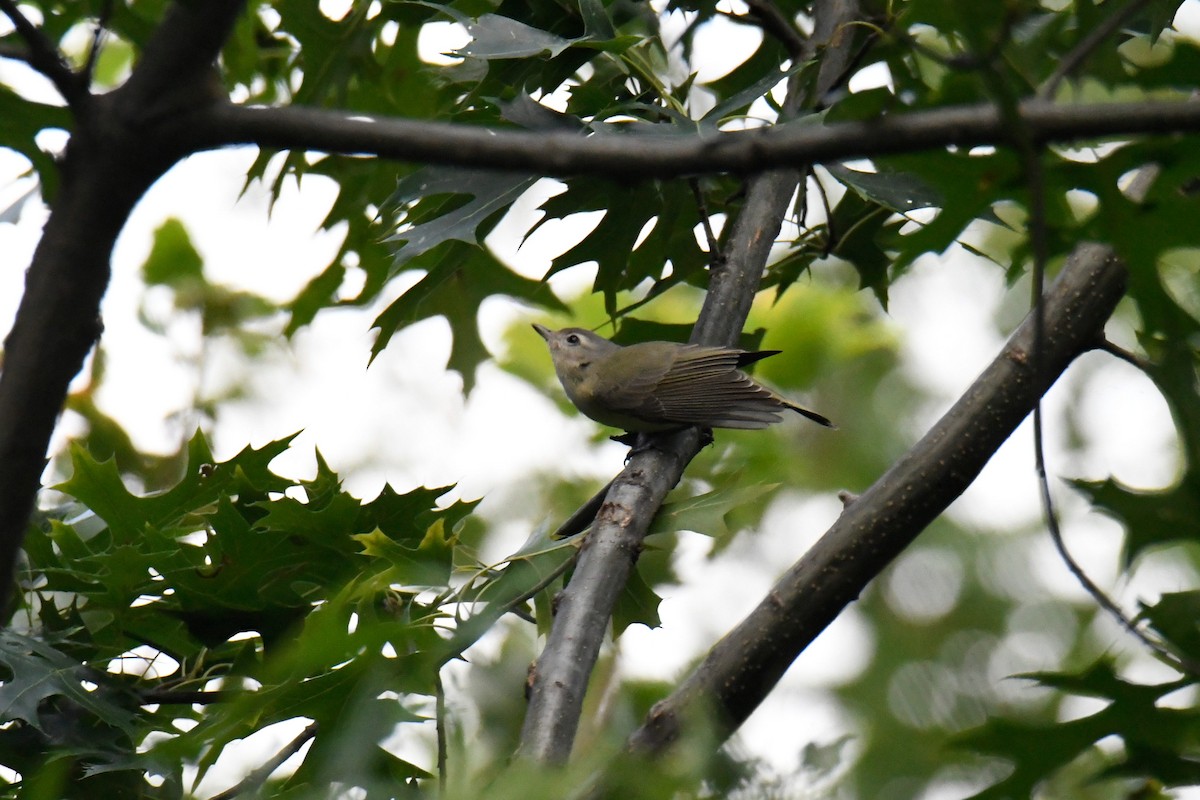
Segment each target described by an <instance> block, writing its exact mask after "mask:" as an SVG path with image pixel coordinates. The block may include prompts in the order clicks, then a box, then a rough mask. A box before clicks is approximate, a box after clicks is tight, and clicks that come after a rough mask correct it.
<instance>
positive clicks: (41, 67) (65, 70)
mask: <svg viewBox="0 0 1200 800" xmlns="http://www.w3.org/2000/svg"><path fill="white" fill-rule="evenodd" d="M0 11H3V12H4V15H5V16H6V17H8V19H9V20H10V21H11V22H12V24H13V27H14V28H16V30H17V35H18V36H20V37H21V38H22V39H24V40H25V44H26V45H28V47H29V52H28V63H29V66H31V67H33V68H34V69H35V70H37V71H38V72H40V73H41V74H42V75H44V76H46V77H47V78H48V79H49V80H50V82H51V83H53V84H54V88H55V89H58V93H59V94H61V95H62V97H63V99H64V100H66V101H67V105H69V106H71V107H72V108H76V109H78V108H81V107H82V105H83V104H84V103H85V102H86V101H87V98H88V96H89V95H88V91H87V87H86V86H85V85H84V83H83V82H82V81H81V80H80V78H79V76H78V75H77V74H75V72H74V71H72V70H71V68H70V67H69V66H68V65H67V61H66V59H65V58H63V56H62V53H60V52H59V51H58V48H57V47H55V46H54V44H53V42H51V41H50V40H49V39H47V38H46V37H45V35H43V34H42V32H41V31H40V30H38V27H37V26H36V25H34V24H33V23H32V22H30V21H29V19H28V18H27V17H26V16H25V15H24V14H22V13H21V9H19V8H17V4H16V3H15V2H13V0H0Z"/></svg>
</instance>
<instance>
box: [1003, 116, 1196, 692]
mask: <svg viewBox="0 0 1200 800" xmlns="http://www.w3.org/2000/svg"><path fill="white" fill-rule="evenodd" d="M1014 116H1016V115H1015V114H1014ZM1014 139H1015V142H1016V144H1017V150H1018V153H1019V155H1020V157H1021V159H1022V161H1023V162H1024V164H1023V166H1024V172H1025V180H1026V185H1027V186H1028V188H1029V241H1030V249H1031V250H1032V253H1033V275H1032V277H1033V281H1032V284H1033V285H1032V287H1031V290H1032V292H1033V297H1032V299H1031V302H1032V304H1033V353H1032V363H1033V374H1034V381H1035V382H1036V383H1038V384H1041V383H1042V382H1043V379H1044V376H1045V374H1046V363H1045V362H1046V356H1045V350H1046V315H1045V303H1044V302H1043V298H1044V295H1045V276H1046V261H1047V259H1048V255H1047V253H1048V250H1049V245H1048V242H1047V239H1048V236H1047V231H1046V177H1045V165H1044V163H1043V147H1042V145H1041V143H1040V142H1037V141H1035V140H1034V139H1033V137H1032V136H1030V135H1029V131H1028V128H1024V127H1023V126H1021V125H1020V123H1019V122H1017V123H1016V128H1015V129H1014ZM1044 441H1045V437H1044V434H1043V419H1042V398H1041V397H1040V396H1039V397H1038V399H1037V402H1036V403H1034V406H1033V453H1034V468H1035V470H1036V472H1037V481H1038V489H1039V494H1040V495H1041V502H1042V513H1043V516H1044V517H1045V520H1046V529H1047V531H1048V532H1049V533H1050V539H1051V541H1053V542H1054V549H1055V550H1057V551H1058V554H1059V557H1060V558H1062V560H1063V563H1064V564H1065V565H1066V567H1067V570H1068V571H1069V572H1070V573H1071V574H1072V575H1074V576H1075V579H1076V580H1077V581H1079V584H1080V585H1081V586H1083V588H1084V589H1085V590H1086V591H1087V593H1088V594H1090V595H1091V596H1092V599H1093V600H1094V601H1095V602H1096V604H1097V605H1099V606H1100V607H1101V608H1103V609H1104V610H1105V611H1107V612H1108V613H1109V614H1110V615H1112V617H1113V618H1115V619H1116V620H1117V622H1118V623H1119V624H1120V625H1121V627H1123V628H1124V629H1125V630H1127V631H1129V633H1131V634H1132V635H1133V636H1134V637H1135V638H1136V639H1137V640H1138V641H1140V642H1141V643H1142V644H1143V645H1145V646H1146V647H1147V648H1149V649H1150V651H1151V652H1153V653H1154V654H1156V655H1157V656H1158V657H1159V658H1160V659H1162V660H1163V661H1164V662H1165V663H1167V664H1168V665H1170V666H1171V667H1173V668H1175V669H1177V670H1179V671H1180V672H1193V673H1195V669H1194V668H1195V667H1196V666H1197V665H1195V664H1192V663H1189V660H1188V659H1185V658H1181V657H1180V656H1177V655H1176V654H1174V653H1172V652H1170V651H1169V650H1168V649H1167V648H1166V647H1165V646H1164V645H1163V644H1162V643H1161V642H1158V641H1155V640H1154V639H1152V638H1151V637H1150V636H1148V635H1147V634H1146V633H1145V632H1144V631H1142V630H1141V628H1139V627H1138V626H1137V625H1136V624H1134V622H1133V620H1131V619H1130V618H1129V617H1128V616H1126V614H1125V612H1124V611H1123V610H1122V609H1121V608H1120V607H1119V606H1118V605H1117V604H1116V602H1114V601H1113V599H1112V598H1111V597H1109V596H1108V595H1107V594H1106V593H1105V592H1104V590H1103V589H1101V588H1100V587H1099V586H1098V585H1097V584H1096V582H1095V581H1093V580H1092V579H1091V577H1089V576H1088V574H1087V573H1086V572H1084V570H1083V568H1082V567H1081V566H1080V565H1079V563H1078V562H1076V561H1075V559H1074V558H1072V556H1071V554H1070V552H1069V551H1068V550H1067V546H1066V542H1064V541H1063V535H1062V529H1061V528H1060V526H1059V524H1058V512H1057V510H1056V509H1055V507H1054V497H1053V495H1052V493H1051V492H1050V481H1049V478H1048V477H1047V474H1046V473H1047V471H1046V451H1045V444H1044ZM1197 674H1200V673H1197Z"/></svg>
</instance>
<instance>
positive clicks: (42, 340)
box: [0, 0, 241, 606]
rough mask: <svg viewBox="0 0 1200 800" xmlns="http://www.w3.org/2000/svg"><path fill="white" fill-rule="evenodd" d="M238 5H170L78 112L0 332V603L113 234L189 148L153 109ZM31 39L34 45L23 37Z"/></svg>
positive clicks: (211, 51) (178, 94)
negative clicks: (129, 68)
mask: <svg viewBox="0 0 1200 800" xmlns="http://www.w3.org/2000/svg"><path fill="white" fill-rule="evenodd" d="M5 2H6V0H0V3H5ZM7 5H10V6H11V2H8V3H7ZM240 8H241V0H206V2H203V3H187V2H180V3H176V4H174V5H172V6H171V7H170V9H168V11H167V13H166V15H165V17H164V20H163V22H162V24H161V25H160V26H159V28H158V29H157V30H156V31H155V33H154V34H153V36H152V37H151V39H150V41H149V42H148V43H147V45H146V50H145V55H144V57H143V58H142V60H141V61H140V62H139V63H138V65H137V66H136V67H135V68H134V71H133V74H132V75H131V76H130V79H129V82H128V83H127V84H126V85H125V86H123V87H121V88H120V89H118V90H116V91H114V92H110V93H109V94H106V95H101V96H96V97H91V98H90V100H89V102H88V103H87V113H85V114H79V115H77V127H76V130H74V131H73V132H72V136H71V140H70V142H69V143H68V146H67V150H66V154H65V156H64V160H63V167H62V173H63V180H62V184H61V186H60V187H59V191H58V196H57V197H56V198H55V199H54V202H53V205H52V206H51V209H50V218H49V219H48V221H47V222H46V227H45V230H44V232H43V235H42V239H41V241H40V242H39V243H38V246H37V249H36V250H35V251H34V255H33V262H32V264H31V265H30V267H29V270H28V272H27V273H26V276H25V291H24V294H23V295H22V297H21V303H20V306H19V307H18V309H17V315H16V319H15V320H14V322H13V327H12V330H11V331H10V332H9V335H8V338H7V339H6V340H5V348H4V350H5V352H4V370H3V372H0V606H4V605H7V604H8V602H9V601H10V599H11V596H12V588H13V583H12V579H13V571H14V566H15V564H16V559H17V554H18V552H19V551H20V548H21V543H22V541H23V539H24V535H25V526H26V525H27V524H28V520H29V514H30V511H32V509H33V507H34V503H35V499H36V496H37V491H38V486H39V483H40V479H41V474H42V471H43V469H44V468H45V465H46V451H47V448H48V446H49V442H50V435H51V433H52V432H53V430H54V425H55V421H56V420H57V418H58V413H59V411H60V410H61V409H62V406H63V402H64V400H65V398H66V395H67V386H68V384H69V383H70V381H71V379H72V378H73V377H74V376H75V374H76V373H78V372H79V369H80V367H81V366H82V364H83V360H84V358H86V356H87V354H88V352H89V351H90V350H91V348H92V345H93V344H94V343H95V342H96V340H97V338H98V337H99V335H100V331H101V329H102V327H103V326H102V325H101V323H100V318H99V314H100V300H101V298H102V297H103V296H104V292H105V290H106V289H107V287H108V280H109V260H110V256H111V253H112V248H113V244H114V242H115V241H116V238H117V235H118V234H119V233H120V231H121V228H123V227H124V225H125V222H126V220H127V219H128V218H129V214H130V212H131V211H132V209H133V206H134V204H136V203H137V201H138V199H139V198H140V197H141V196H142V194H143V193H144V192H145V191H146V189H148V188H149V187H150V185H151V184H153V183H154V182H155V181H156V180H158V178H159V176H161V175H162V174H163V173H164V172H166V170H167V169H169V168H170V167H171V166H172V165H173V164H174V163H175V162H176V161H178V160H179V159H180V158H181V157H183V156H184V155H186V152H187V151H186V149H185V146H184V145H182V144H181V142H180V139H179V137H178V136H177V133H178V128H177V123H175V121H174V120H173V119H172V118H171V117H170V116H169V115H163V114H161V113H160V112H161V111H163V110H164V109H167V110H169V109H171V108H178V107H180V106H183V105H186V104H188V103H195V101H196V98H197V97H200V96H202V94H203V91H204V89H200V90H197V88H196V87H206V86H207V85H208V79H209V76H210V75H211V71H212V62H213V60H214V59H215V58H216V56H217V53H218V51H219V49H220V45H221V42H222V41H224V37H225V36H227V35H228V33H229V31H230V30H231V29H232V27H233V21H234V19H235V18H236V16H237V13H238V11H239V10H240ZM30 47H31V48H34V47H36V45H35V44H34V43H33V42H30ZM34 58H35V59H36V58H38V56H37V54H36V53H35V54H34ZM160 71H161V73H162V74H159V72H160ZM148 72H149V73H154V74H150V75H148V74H147V73H148ZM164 76H169V77H170V79H171V80H169V81H167V80H164ZM155 92H161V94H155Z"/></svg>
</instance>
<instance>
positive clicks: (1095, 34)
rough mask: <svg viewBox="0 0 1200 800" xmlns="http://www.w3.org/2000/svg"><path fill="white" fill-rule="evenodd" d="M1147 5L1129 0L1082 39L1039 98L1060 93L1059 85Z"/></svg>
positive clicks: (1051, 77) (1060, 61) (1047, 83)
mask: <svg viewBox="0 0 1200 800" xmlns="http://www.w3.org/2000/svg"><path fill="white" fill-rule="evenodd" d="M1147 4H1148V2H1147V0H1129V2H1127V3H1126V4H1125V5H1123V6H1121V8H1119V9H1117V12H1116V13H1115V14H1113V15H1112V16H1111V17H1109V18H1108V19H1106V20H1104V22H1102V23H1100V24H1099V25H1097V26H1096V27H1095V28H1093V29H1092V30H1091V31H1089V32H1088V34H1087V36H1084V37H1083V38H1082V39H1080V40H1079V42H1078V44H1076V45H1075V46H1074V47H1073V48H1071V51H1070V52H1069V53H1067V54H1066V55H1065V56H1063V57H1062V58H1061V59H1060V60H1059V62H1058V67H1057V68H1056V69H1055V70H1054V72H1053V73H1051V75H1050V77H1049V78H1047V79H1046V82H1045V83H1043V84H1042V88H1041V89H1039V90H1038V93H1037V96H1038V97H1039V98H1041V99H1043V100H1050V99H1053V97H1054V94H1055V92H1057V91H1058V86H1059V84H1060V83H1062V82H1063V80H1064V79H1065V78H1066V77H1067V76H1068V75H1070V74H1071V73H1072V72H1074V71H1075V70H1077V69H1078V68H1079V66H1080V65H1081V64H1083V62H1084V61H1086V60H1087V58H1088V56H1090V55H1091V54H1092V52H1093V51H1095V49H1096V48H1097V47H1099V46H1100V45H1101V44H1103V43H1104V40H1105V39H1107V38H1108V37H1109V36H1111V35H1112V34H1113V33H1114V32H1115V31H1116V30H1117V29H1118V28H1120V27H1121V25H1123V24H1124V23H1125V21H1126V20H1127V19H1129V18H1130V17H1131V16H1133V15H1134V14H1136V13H1137V12H1139V11H1141V10H1142V9H1143V8H1144V7H1145V6H1146V5H1147Z"/></svg>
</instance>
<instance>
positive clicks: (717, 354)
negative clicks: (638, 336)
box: [605, 343, 783, 428]
mask: <svg viewBox="0 0 1200 800" xmlns="http://www.w3.org/2000/svg"><path fill="white" fill-rule="evenodd" d="M658 344H659V343H653V344H651V345H634V346H633V347H634V348H637V347H643V348H647V347H651V346H655V345H658ZM631 349H633V348H626V349H625V350H624V351H622V352H621V353H620V354H617V355H620V356H623V357H624V358H623V359H622V360H623V361H624V360H625V359H628V360H629V363H630V364H631V366H630V367H629V368H628V369H623V368H621V367H618V368H617V369H614V370H612V372H610V374H616V375H621V377H622V379H621V380H619V381H614V382H613V383H612V384H611V385H610V392H608V393H606V394H607V396H606V398H605V400H606V401H607V402H606V405H609V406H610V407H614V408H619V409H620V410H621V411H622V412H623V413H626V414H629V415H631V416H635V417H638V418H640V419H646V420H654V421H659V422H677V423H679V424H681V425H704V426H709V427H724V428H763V427H766V426H767V425H769V424H771V423H772V422H778V421H779V418H780V417H779V414H778V413H777V412H778V411H779V410H780V409H781V408H782V407H783V404H782V403H781V402H780V401H779V400H778V398H776V397H775V395H774V393H772V392H771V391H770V390H769V389H766V388H764V387H762V386H759V385H758V384H756V383H755V382H754V381H753V380H752V379H751V378H750V377H749V376H748V375H746V374H745V373H744V372H741V371H739V370H738V365H739V364H742V363H746V356H747V353H746V352H745V351H742V350H733V349H728V348H723V347H704V346H701V345H684V346H679V345H670V346H669V348H662V349H660V350H659V351H657V352H650V351H648V350H647V351H644V352H641V353H638V352H636V350H635V352H634V353H632V354H630V353H628V351H629V350H631ZM630 356H632V358H630ZM614 357H615V356H614ZM760 357H763V356H760ZM648 364H654V365H655V368H653V369H646V368H645V367H646V366H647V365H648ZM622 366H623V365H622Z"/></svg>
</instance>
